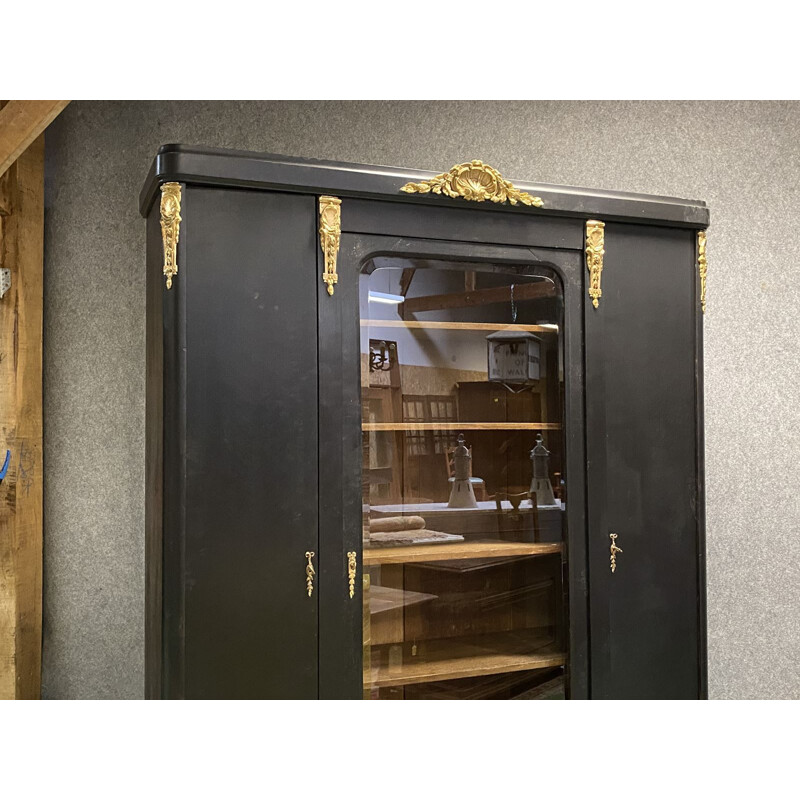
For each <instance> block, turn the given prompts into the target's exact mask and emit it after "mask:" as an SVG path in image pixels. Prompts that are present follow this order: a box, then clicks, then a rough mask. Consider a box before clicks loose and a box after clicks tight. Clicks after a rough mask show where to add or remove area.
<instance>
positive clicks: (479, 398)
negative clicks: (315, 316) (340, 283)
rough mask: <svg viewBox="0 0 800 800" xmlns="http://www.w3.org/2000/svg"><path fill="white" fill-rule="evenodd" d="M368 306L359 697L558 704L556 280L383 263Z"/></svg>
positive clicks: (559, 352) (364, 306) (363, 283)
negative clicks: (551, 701) (552, 701)
mask: <svg viewBox="0 0 800 800" xmlns="http://www.w3.org/2000/svg"><path fill="white" fill-rule="evenodd" d="M359 305H360V325H361V328H360V329H361V404H362V434H363V471H362V476H363V479H362V486H363V565H364V595H363V599H364V616H363V628H364V673H363V675H364V683H363V687H364V697H365V698H370V699H387V700H401V699H406V700H411V699H557V698H563V697H564V696H565V681H564V675H565V666H566V664H567V659H568V653H567V642H568V636H567V613H566V586H565V585H564V583H563V579H562V575H564V574H565V570H564V568H563V567H564V564H563V561H564V558H565V552H564V541H565V526H566V514H565V510H566V486H565V483H564V480H563V475H564V473H565V470H564V455H565V447H564V430H563V419H564V412H563V409H564V368H563V362H564V358H563V341H562V330H563V309H564V301H563V291H562V289H561V283H560V281H559V280H558V278H557V276H556V274H555V272H554V271H551V270H548V269H547V268H544V267H540V266H536V267H534V266H526V267H511V266H508V265H503V266H499V265H490V264H489V265H487V264H471V263H463V262H447V261H430V260H424V261H423V260H414V259H408V258H401V257H379V258H378V257H376V258H374V259H372V260H371V261H370V262H369V263H368V264H367V265H366V267H364V271H363V272H362V274H361V278H360V287H359Z"/></svg>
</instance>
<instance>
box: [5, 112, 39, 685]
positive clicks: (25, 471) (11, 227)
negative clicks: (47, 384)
mask: <svg viewBox="0 0 800 800" xmlns="http://www.w3.org/2000/svg"><path fill="white" fill-rule="evenodd" d="M9 105H11V104H9ZM7 109H8V106H7V107H6V109H4V111H6V110H7ZM0 113H3V112H0ZM11 173H12V174H11V176H10V178H9V179H8V181H9V183H8V185H7V188H8V198H9V201H10V208H9V210H10V213H9V214H8V216H6V217H4V218H3V220H2V225H3V227H2V242H0V258H1V259H2V266H3V267H5V268H7V269H10V270H11V288H10V289H9V291H8V292H7V294H6V295H5V297H3V299H2V300H0V435H1V437H2V438H1V439H0V459H2V458H4V457H5V452H6V450H10V452H11V459H10V463H9V469H8V473H7V474H6V477H5V479H4V480H3V481H2V483H0V698H9V699H10V698H18V699H35V698H38V697H39V696H40V693H41V661H42V658H41V654H42V264H43V225H44V138H43V137H39V139H37V140H36V141H35V142H34V143H33V144H32V145H31V146H30V147H29V148H28V149H27V150H26V151H25V152H24V153H23V154H22V155H21V156H20V157H19V158H18V159H17V160H16V163H15V164H14V166H13V167H12V170H11Z"/></svg>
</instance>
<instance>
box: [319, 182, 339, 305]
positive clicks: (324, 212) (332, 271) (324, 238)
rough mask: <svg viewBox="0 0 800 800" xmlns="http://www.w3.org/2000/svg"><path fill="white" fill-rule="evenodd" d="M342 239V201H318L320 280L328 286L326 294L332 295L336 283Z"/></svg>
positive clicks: (326, 198)
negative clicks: (322, 264)
mask: <svg viewBox="0 0 800 800" xmlns="http://www.w3.org/2000/svg"><path fill="white" fill-rule="evenodd" d="M341 238H342V201H341V200H340V199H339V198H338V197H327V196H326V197H320V199H319V244H320V247H322V252H323V254H324V256H325V268H324V271H323V273H322V280H323V281H324V282H325V283H326V284H327V286H328V294H329V295H332V294H333V285H334V284H335V283H338V281H339V276H338V275H337V274H336V255H337V254H338V252H339V242H340V241H341Z"/></svg>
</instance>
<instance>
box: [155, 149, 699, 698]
mask: <svg viewBox="0 0 800 800" xmlns="http://www.w3.org/2000/svg"><path fill="white" fill-rule="evenodd" d="M431 175H432V173H421V172H416V171H406V170H397V169H393V168H378V167H363V166H359V165H346V164H336V163H332V162H317V161H310V160H301V159H297V160H293V159H287V158H283V157H279V156H265V155H259V154H249V153H237V152H228V151H221V150H205V149H199V148H187V147H184V146H178V145H169V146H166V147H165V148H162V149H161V151H160V152H159V155H158V156H157V158H156V162H155V163H154V167H153V170H151V174H150V176H149V177H148V182H147V184H146V185H145V188H144V189H143V191H142V209H143V211H144V212H149V216H148V233H147V237H148V245H147V253H148V255H147V258H148V320H147V358H148V373H147V374H148V387H147V479H146V480H147V502H148V506H147V513H146V519H147V592H148V597H147V614H148V618H147V656H146V659H147V696H148V697H170V698H182V697H187V698H190V697H241V698H262V697H263V698H273V697H274V698H278V697H290V698H315V697H322V698H357V697H360V696H361V693H362V673H361V654H362V651H361V648H362V642H361V613H362V612H361V603H362V600H361V581H362V560H361V537H362V533H361V530H362V509H361V503H362V499H361V498H362V494H361V491H362V486H361V458H362V452H361V408H360V343H359V310H358V281H359V275H360V274H361V272H362V270H366V269H369V266H368V264H369V260H370V259H371V258H372V257H380V256H401V257H404V258H414V259H417V260H418V261H415V263H425V262H430V263H429V264H428V265H427V266H425V267H423V268H435V262H436V260H437V259H438V260H442V259H445V260H450V261H456V262H460V263H462V264H464V268H465V269H467V268H469V269H474V270H477V271H480V270H481V269H486V268H489V265H492V267H497V266H504V267H507V268H508V269H510V270H512V269H520V268H523V269H527V268H529V267H530V268H535V267H536V266H538V265H542V264H546V265H548V266H550V267H552V268H553V269H555V270H556V271H557V273H558V274H559V276H560V277H561V280H562V282H563V286H564V299H565V317H564V325H563V335H564V359H565V368H564V376H565V388H566V396H565V423H566V437H565V446H566V451H565V460H566V480H567V483H566V485H567V492H568V498H567V509H568V511H567V513H568V538H567V542H566V544H567V548H566V549H567V567H566V568H567V577H568V587H569V598H568V601H569V622H570V629H569V636H570V663H569V667H568V677H569V685H570V695H571V696H572V697H573V698H584V697H591V698H656V697H657V698H690V697H705V696H706V692H707V688H706V625H705V549H704V548H705V541H704V524H705V518H704V508H703V502H704V499H703V481H704V475H703V435H702V321H701V318H700V311H699V298H698V292H699V287H698V279H697V267H696V253H695V239H696V236H695V229H697V228H702V227H705V225H707V223H708V210H707V208H706V207H705V205H704V204H702V203H692V202H689V201H678V200H675V199H673V198H653V197H649V196H640V195H627V194H618V195H615V194H613V193H610V192H585V191H583V190H576V189H569V188H563V187H542V186H539V187H537V186H532V185H528V184H524V183H517V182H515V183H517V185H518V186H519V187H520V188H521V189H523V190H525V191H530V192H532V193H536V194H539V195H540V196H542V197H543V198H545V202H546V203H547V205H546V207H545V209H525V208H522V209H519V208H517V209H513V208H510V207H499V206H495V205H492V204H490V203H483V204H477V203H471V204H470V203H466V202H465V201H461V200H453V199H450V198H442V197H431V196H416V195H406V194H403V193H401V192H399V188H398V187H399V185H402V183H404V182H405V181H407V180H420V179H424V178H426V177H430V176H431ZM165 180H178V181H185V182H187V183H186V184H185V185H184V191H183V208H182V217H183V222H182V225H181V235H180V245H179V250H178V264H179V269H180V271H179V273H178V275H177V277H176V278H175V282H174V286H173V288H172V289H171V290H170V291H166V290H165V289H164V278H163V275H162V274H161V266H162V258H163V256H162V251H161V243H160V233H161V232H160V225H159V217H158V206H157V204H155V203H153V199H154V197H155V196H156V192H157V190H158V185H159V183H160V182H163V181H165ZM276 190H280V191H276ZM322 193H330V194H334V195H336V196H338V197H341V198H343V203H342V228H343V234H342V241H341V250H340V253H339V265H338V266H339V282H338V284H337V285H336V290H335V294H334V295H333V296H332V297H331V296H329V295H328V294H327V293H326V292H325V286H324V284H323V283H322V281H321V277H320V276H321V273H322V269H323V263H322V261H323V259H322V253H321V250H320V248H319V243H318V232H317V226H318V218H317V202H318V197H317V195H318V194H322ZM590 216H593V217H599V218H600V219H602V220H603V221H605V222H606V229H605V250H606V254H605V268H604V272H603V284H602V288H603V297H602V299H601V301H600V307H599V308H598V309H594V308H592V306H591V304H590V303H589V301H588V298H587V282H588V274H587V270H586V267H585V263H584V254H583V247H584V235H585V232H584V225H585V221H586V219H587V218H588V217H590ZM623 219H624V220H627V221H626V222H621V221H616V222H615V220H623ZM648 221H650V223H652V224H644V223H647V222H648ZM611 532H615V533H617V534H618V535H619V539H618V544H619V546H620V547H622V549H623V553H622V554H620V555H619V556H618V561H617V563H618V568H617V571H616V573H615V574H613V575H612V574H611V572H610V569H609V555H610V554H609V545H610V540H609V533H611ZM306 550H313V551H314V552H315V553H316V556H315V560H314V566H315V568H316V570H317V575H316V579H315V591H314V594H313V596H312V597H311V598H309V597H308V596H307V594H306V591H305V557H304V553H305V551H306ZM352 550H355V551H356V552H357V554H358V576H357V580H356V584H355V596H354V597H353V598H352V599H351V598H350V597H349V593H348V582H347V552H348V551H352Z"/></svg>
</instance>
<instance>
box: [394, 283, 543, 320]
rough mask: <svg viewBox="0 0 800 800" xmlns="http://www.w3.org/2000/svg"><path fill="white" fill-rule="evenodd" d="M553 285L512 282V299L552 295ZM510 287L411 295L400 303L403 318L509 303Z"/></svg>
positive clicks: (518, 299) (519, 299) (536, 298)
mask: <svg viewBox="0 0 800 800" xmlns="http://www.w3.org/2000/svg"><path fill="white" fill-rule="evenodd" d="M554 295H555V285H554V284H553V283H552V281H537V282H535V283H517V284H514V300H515V301H521V300H538V299H539V298H542V297H553V296H554ZM510 302H511V287H510V286H498V287H496V288H494V289H477V290H476V291H474V292H458V293H457V294H433V295H427V296H425V297H411V298H409V299H408V300H406V301H405V302H404V303H403V305H402V312H403V318H404V319H408V315H409V314H417V313H419V312H421V311H439V310H441V309H444V308H469V307H470V306H486V305H489V304H490V303H510Z"/></svg>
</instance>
